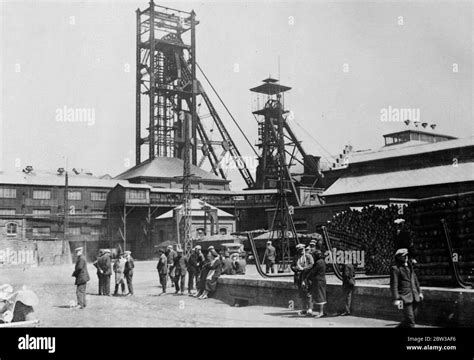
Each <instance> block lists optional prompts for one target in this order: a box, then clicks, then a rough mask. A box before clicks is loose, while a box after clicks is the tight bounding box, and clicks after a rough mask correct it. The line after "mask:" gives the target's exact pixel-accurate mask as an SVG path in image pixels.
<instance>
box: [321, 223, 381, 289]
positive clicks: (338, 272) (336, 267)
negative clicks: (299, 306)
mask: <svg viewBox="0 0 474 360" xmlns="http://www.w3.org/2000/svg"><path fill="white" fill-rule="evenodd" d="M321 229H322V230H323V238H324V241H325V242H326V246H327V248H328V250H331V249H332V244H331V240H330V238H329V235H328V231H327V228H326V226H321ZM332 268H333V270H334V274H335V275H336V277H337V278H338V279H339V280H341V281H342V274H341V271H340V270H339V267H338V266H337V264H336V261H335V259H333V261H332ZM388 278H390V276H389V275H370V276H368V275H364V276H355V277H354V279H355V280H368V279H388Z"/></svg>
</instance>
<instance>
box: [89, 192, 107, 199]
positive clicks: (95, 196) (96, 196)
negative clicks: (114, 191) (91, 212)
mask: <svg viewBox="0 0 474 360" xmlns="http://www.w3.org/2000/svg"><path fill="white" fill-rule="evenodd" d="M105 200H107V193H106V192H105V191H92V192H91V201H105Z"/></svg>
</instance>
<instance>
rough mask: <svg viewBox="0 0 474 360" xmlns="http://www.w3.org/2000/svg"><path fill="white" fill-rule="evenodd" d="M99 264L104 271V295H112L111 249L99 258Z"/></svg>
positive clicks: (106, 250)
mask: <svg viewBox="0 0 474 360" xmlns="http://www.w3.org/2000/svg"><path fill="white" fill-rule="evenodd" d="M98 266H99V268H100V269H101V271H102V295H105V296H110V277H111V276H112V257H111V252H110V250H109V249H105V250H104V253H103V254H102V256H101V257H100V258H99V260H98Z"/></svg>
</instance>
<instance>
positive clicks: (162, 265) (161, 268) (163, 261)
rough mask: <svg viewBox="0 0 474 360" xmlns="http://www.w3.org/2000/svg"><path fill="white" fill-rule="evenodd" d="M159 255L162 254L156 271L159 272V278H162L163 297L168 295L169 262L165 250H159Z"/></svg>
mask: <svg viewBox="0 0 474 360" xmlns="http://www.w3.org/2000/svg"><path fill="white" fill-rule="evenodd" d="M158 253H159V254H160V255H159V256H160V257H159V260H158V264H157V265H156V270H158V276H159V277H160V284H161V289H162V291H161V295H163V294H166V282H167V275H168V260H167V258H166V255H165V251H164V250H163V249H158Z"/></svg>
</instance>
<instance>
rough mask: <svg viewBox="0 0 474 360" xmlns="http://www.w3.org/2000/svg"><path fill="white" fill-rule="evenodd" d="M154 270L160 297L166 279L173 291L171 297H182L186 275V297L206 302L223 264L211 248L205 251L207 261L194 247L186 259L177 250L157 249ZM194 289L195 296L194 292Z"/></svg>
mask: <svg viewBox="0 0 474 360" xmlns="http://www.w3.org/2000/svg"><path fill="white" fill-rule="evenodd" d="M158 251H159V259H158V264H157V266H156V269H157V271H158V276H159V278H160V284H161V288H162V294H166V289H167V283H168V279H169V280H170V281H171V286H172V287H174V288H175V294H181V295H184V288H185V282H186V275H187V276H188V286H187V287H188V295H192V296H196V297H198V298H199V299H207V297H208V294H209V293H212V292H214V291H215V290H216V286H217V279H218V278H219V276H220V275H221V273H222V265H223V262H222V261H221V259H220V256H219V255H218V254H217V252H216V251H215V249H214V247H213V246H210V247H209V248H208V249H207V257H205V256H204V254H203V253H202V248H201V246H200V245H197V246H196V247H195V248H194V249H193V250H192V251H191V253H190V254H189V255H188V256H185V255H184V254H183V250H182V249H180V248H178V250H177V251H175V250H173V247H172V246H168V247H167V248H166V250H164V249H159V250H158ZM194 286H196V289H197V292H194Z"/></svg>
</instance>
